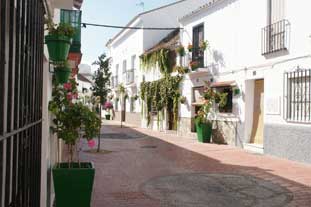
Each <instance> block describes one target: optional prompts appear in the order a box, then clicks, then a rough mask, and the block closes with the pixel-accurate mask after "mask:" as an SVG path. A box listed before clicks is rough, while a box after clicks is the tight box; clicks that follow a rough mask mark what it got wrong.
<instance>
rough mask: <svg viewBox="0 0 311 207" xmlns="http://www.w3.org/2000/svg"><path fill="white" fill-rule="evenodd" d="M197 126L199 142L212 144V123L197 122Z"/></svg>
mask: <svg viewBox="0 0 311 207" xmlns="http://www.w3.org/2000/svg"><path fill="white" fill-rule="evenodd" d="M195 125H196V130H197V136H198V140H199V142H202V143H210V142H211V137H212V123H199V122H198V121H196V123H195Z"/></svg>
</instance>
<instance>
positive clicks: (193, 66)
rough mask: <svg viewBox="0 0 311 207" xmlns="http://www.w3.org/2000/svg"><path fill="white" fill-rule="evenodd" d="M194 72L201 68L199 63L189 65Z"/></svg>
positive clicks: (194, 62)
mask: <svg viewBox="0 0 311 207" xmlns="http://www.w3.org/2000/svg"><path fill="white" fill-rule="evenodd" d="M189 66H190V68H191V70H192V71H195V70H197V69H198V68H199V62H198V61H195V60H194V61H191V62H190V64H189Z"/></svg>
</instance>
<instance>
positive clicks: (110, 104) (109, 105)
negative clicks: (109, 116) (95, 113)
mask: <svg viewBox="0 0 311 207" xmlns="http://www.w3.org/2000/svg"><path fill="white" fill-rule="evenodd" d="M104 109H106V110H107V111H108V110H110V109H113V105H112V103H111V102H110V101H107V102H106V103H105V104H104Z"/></svg>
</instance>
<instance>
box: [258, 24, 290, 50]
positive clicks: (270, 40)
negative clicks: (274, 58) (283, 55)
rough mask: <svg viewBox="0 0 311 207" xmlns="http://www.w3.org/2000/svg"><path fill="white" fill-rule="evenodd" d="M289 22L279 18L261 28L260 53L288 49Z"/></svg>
mask: <svg viewBox="0 0 311 207" xmlns="http://www.w3.org/2000/svg"><path fill="white" fill-rule="evenodd" d="M289 37H290V23H289V22H288V20H285V19H284V20H281V21H279V22H276V23H274V24H270V25H268V26H266V27H265V28H263V29H262V41H261V42H262V45H261V48H262V52H261V53H262V55H268V54H271V53H275V52H280V51H284V50H288V49H289V43H290V38H289Z"/></svg>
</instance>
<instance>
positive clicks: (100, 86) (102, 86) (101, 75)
mask: <svg viewBox="0 0 311 207" xmlns="http://www.w3.org/2000/svg"><path fill="white" fill-rule="evenodd" d="M93 65H97V66H98V69H97V71H96V72H95V74H94V76H93V80H94V86H93V87H92V88H91V90H92V91H93V95H94V96H99V97H100V103H101V104H103V103H105V102H106V101H107V96H108V93H109V92H110V89H109V86H110V77H111V72H110V60H109V59H108V58H106V55H105V54H102V55H100V56H99V57H98V60H96V61H95V62H94V63H93Z"/></svg>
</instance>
